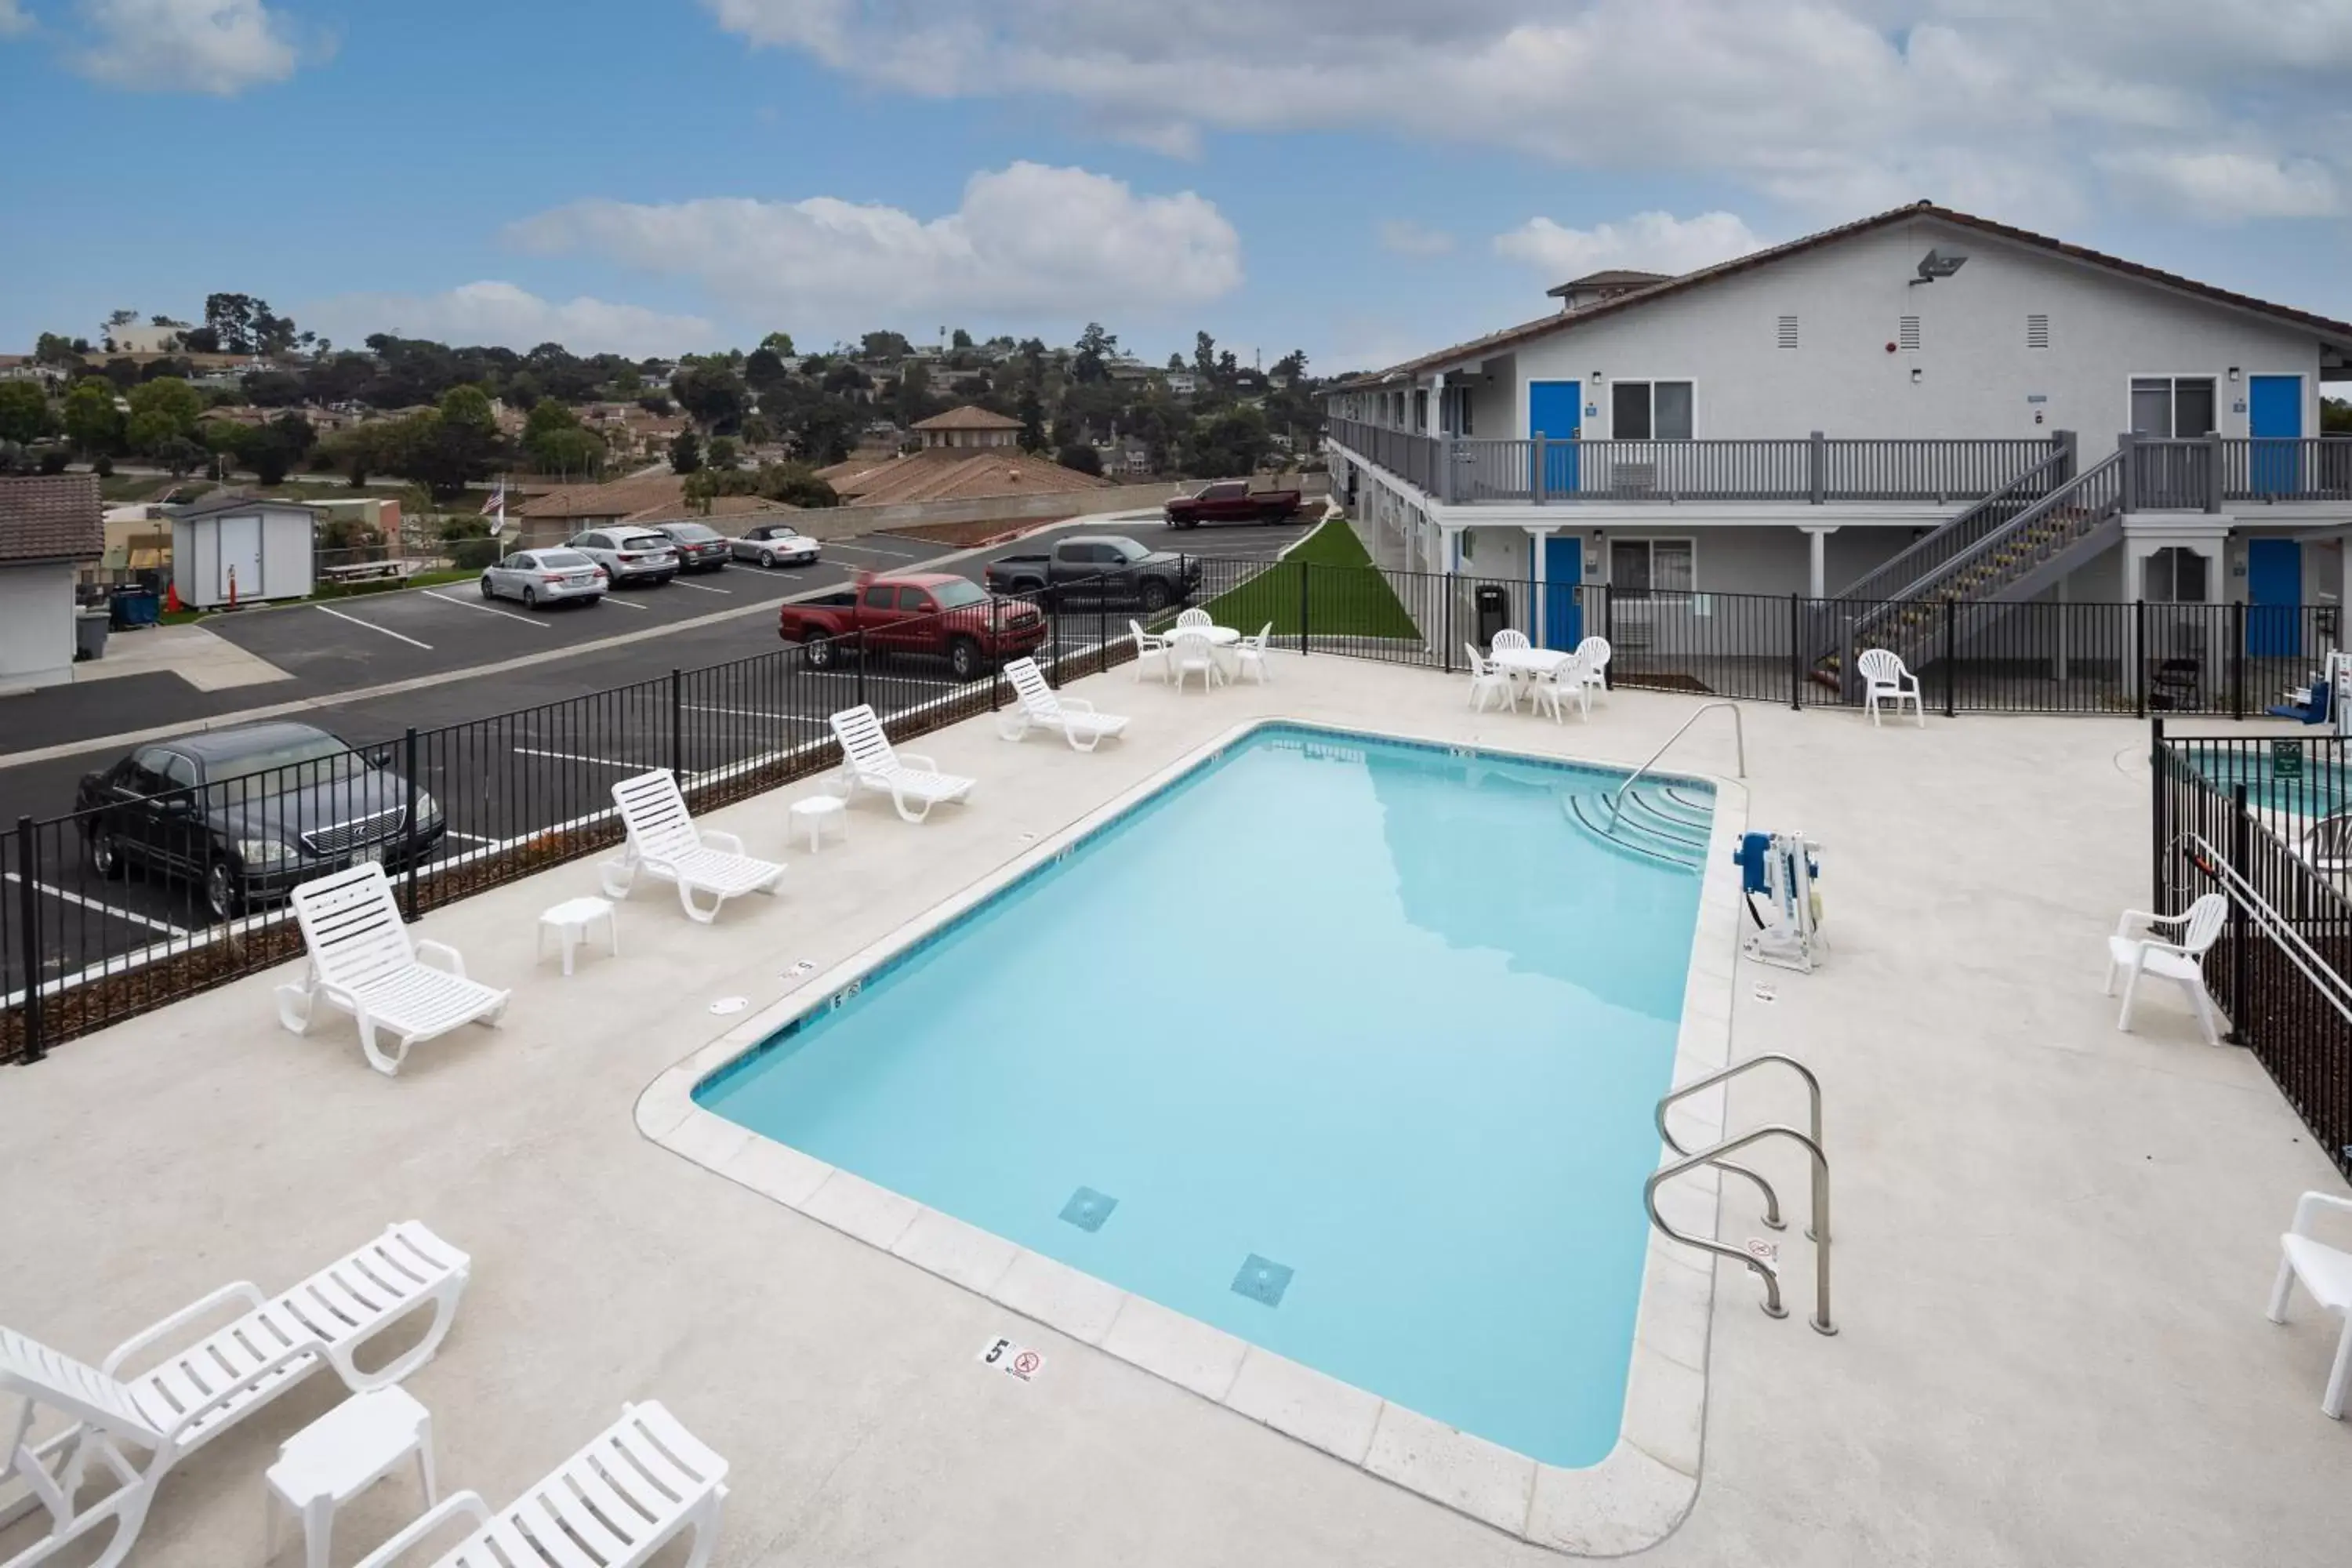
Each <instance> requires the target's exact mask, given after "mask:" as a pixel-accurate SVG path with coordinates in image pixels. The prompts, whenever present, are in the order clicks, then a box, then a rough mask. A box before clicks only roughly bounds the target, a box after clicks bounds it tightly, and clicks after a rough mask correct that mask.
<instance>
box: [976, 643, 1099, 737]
mask: <svg viewBox="0 0 2352 1568" xmlns="http://www.w3.org/2000/svg"><path fill="white" fill-rule="evenodd" d="M1004 679H1007V680H1009V681H1011V682H1012V683H1013V696H1014V697H1015V698H1016V699H1017V701H1016V702H1015V703H1014V704H1013V706H1012V707H1011V708H1008V709H1006V710H1004V711H1003V712H1001V713H999V714H998V715H997V716H996V732H997V733H998V734H1000V735H1002V736H1003V737H1004V738H1005V739H1006V740H1008V741H1022V740H1026V739H1028V736H1029V731H1032V730H1052V731H1058V732H1059V733H1060V734H1061V735H1062V736H1063V737H1064V738H1066V740H1068V742H1070V747H1071V749H1072V750H1073V751H1079V752H1091V751H1093V750H1094V749H1095V748H1096V747H1097V746H1098V745H1100V744H1102V742H1104V740H1106V739H1107V738H1108V737H1110V736H1113V735H1118V734H1121V733H1124V732H1125V731H1126V729H1127V726H1128V720H1127V717H1126V716H1125V715H1124V714H1119V713H1097V712H1096V711H1095V705H1094V704H1093V703H1091V702H1089V701H1087V700H1086V699H1085V698H1083V697H1065V696H1063V695H1062V694H1061V693H1060V692H1058V691H1056V690H1055V689H1053V688H1052V687H1050V686H1048V685H1046V684H1045V671H1044V670H1042V669H1040V668H1037V661H1036V660H1035V659H1034V658H1016V659H1014V660H1013V662H1012V663H1010V664H1008V665H1006V666H1005V667H1004Z"/></svg>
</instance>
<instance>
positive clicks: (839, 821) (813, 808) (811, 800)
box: [789, 795, 849, 855]
mask: <svg viewBox="0 0 2352 1568" xmlns="http://www.w3.org/2000/svg"><path fill="white" fill-rule="evenodd" d="M848 809H849V803H848V802H847V801H845V800H844V799H842V798H841V797H840V796H839V795H803V796H802V797H801V798H800V799H798V800H796V801H794V802H793V804H792V805H791V806H790V808H789V814H790V816H792V818H793V828H794V830H795V831H797V830H798V828H799V826H800V825H801V824H802V823H803V822H805V823H807V824H808V836H809V853H810V854H812V855H814V854H815V853H816V852H817V839H818V837H819V836H820V835H822V834H823V833H824V825H825V824H826V823H827V822H828V821H830V822H832V823H834V824H835V826H837V827H839V829H840V830H841V832H842V833H843V834H844V835H845V836H846V834H847V833H848V831H849V822H848V818H847V817H845V816H843V815H842V814H843V813H844V812H845V811H847V810H848Z"/></svg>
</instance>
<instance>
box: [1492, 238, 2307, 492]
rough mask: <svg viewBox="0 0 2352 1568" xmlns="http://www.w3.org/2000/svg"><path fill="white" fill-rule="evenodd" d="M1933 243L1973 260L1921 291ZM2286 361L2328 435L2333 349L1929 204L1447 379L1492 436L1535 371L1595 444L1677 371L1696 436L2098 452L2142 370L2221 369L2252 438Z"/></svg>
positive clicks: (2222, 391)
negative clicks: (2038, 446) (1627, 404)
mask: <svg viewBox="0 0 2352 1568" xmlns="http://www.w3.org/2000/svg"><path fill="white" fill-rule="evenodd" d="M1930 247H1940V248H1942V249H1944V250H1945V251H1947V252H1951V251H1955V250H1958V251H1964V252H1966V253H1967V255H1968V257H1969V260H1968V263H1967V265H1966V266H1964V267H1963V268H1961V269H1960V271H1959V272H1958V274H1957V275H1955V276H1953V277H1950V278H1947V279H1941V280H1939V281H1937V282H1935V283H1931V284H1925V285H1920V286H1917V287H1912V286H1909V285H1908V283H1907V281H1906V280H1907V279H1911V278H1913V277H1914V276H1916V266H1917V263H1918V261H1919V258H1921V257H1923V256H1924V255H1926V254H1927V250H1928V249H1929V248H1930ZM2029 313H2034V314H2042V315H2046V316H2048V317H2049V318H2050V342H2051V346H2050V347H2049V348H2047V349H2032V348H2029V347H2027V344H2026V317H2027V315H2028V314H2029ZM1906 315H1916V316H1917V317H1918V318H1919V345H1920V346H1919V347H1918V349H1917V350H1916V351H1908V350H1898V351H1897V352H1895V353H1888V352H1887V345H1888V344H1889V343H1892V342H1898V341H1899V335H1900V321H1901V318H1903V317H1904V316H1906ZM1782 316H1795V317H1796V318H1797V322H1798V334H1797V336H1798V346H1797V347H1796V348H1794V349H1782V348H1780V347H1779V346H1778V337H1779V326H1780V318H1781V317H1782ZM2233 366H2234V367H2236V368H2237V369H2238V371H2239V372H2240V379H2239V380H2238V381H2237V382H2236V383H2235V384H2232V383H2231V382H2230V380H2229V379H2228V376H2229V372H2230V370H2231V367H2233ZM1915 369H1916V371H1918V372H1919V379H1918V380H1917V381H1916V382H1914V381H1913V380H1912V372H1913V371H1914V370H1915ZM1595 373H1598V374H1599V377H1600V379H1599V380H1598V381H1596V380H1594V375H1595ZM2159 374H2162V375H2210V376H2211V377H2213V378H2214V380H2215V382H2216V384H2217V387H2216V390H2217V394H2218V396H2219V404H2220V419H2221V434H2222V435H2224V436H2242V435H2245V434H2246V433H2247V431H2246V415H2245V412H2244V408H2243V403H2244V398H2245V392H2246V385H2247V378H2249V377H2251V376H2254V375H2261V374H2299V375H2301V376H2302V377H2303V378H2304V387H2303V393H2304V404H2305V408H2304V421H2303V428H2304V433H2305V434H2306V435H2314V434H2316V433H2317V431H2318V428H2319V416H2318V400H2319V347H2318V343H2317V342H2316V340H2315V338H2314V337H2313V336H2312V335H2311V334H2310V333H2309V332H2307V331H2303V330H2301V329H2297V328H2294V327H2291V326H2288V325H2285V324H2282V323H2276V322H2273V321H2267V320H2264V319H2263V318H2261V317H2257V316H2253V315H2251V314H2243V313H2241V312H2238V311H2235V310H2230V309H2228V308H2226V307H2223V306H2221V305H2217V304H2214V303H2210V302H2209V301H2206V300H2200V299H2197V298H2194V297H2192V296H2189V295H2184V294H2179V293H2175V292H2172V291H2170V290H2168V289H2162V288H2160V287H2158V286H2156V285H2153V284H2149V283H2145V282H2142V281H2139V280H2137V279H2131V278H2128V277H2125V276H2122V275H2120V274H2117V273H2115V272H2113V271H2111V270H2107V269H2105V268H2095V267H2091V266H2088V265H2084V264H2081V263H2076V262H2072V261H2068V260H2066V259H2064V258H2057V257H2053V256H2051V255H2049V254H2048V253H2046V252H2041V251H2037V250H2032V249H2030V248H2026V247H2018V246H2014V245H2011V244H2008V243H2005V242H2003V241H2000V240H1998V239H1995V238H1992V237H1988V236H1985V235H1982V234H1979V233H1976V232H1973V231H1969V230H1960V229H1956V228H1953V227H1951V226H1948V225H1945V224H1942V223H1939V222H1936V221H1933V220H1929V219H1924V218H1923V219H1916V220H1913V221H1910V222H1907V223H1903V224H1898V225H1895V226H1890V227H1888V228H1885V229H1883V230H1880V231H1878V232H1876V233H1874V234H1869V235H1864V236H1861V237H1856V238H1854V239H1851V240H1846V241H1843V242H1840V243H1837V244H1834V245H1831V246H1827V247H1822V249H1819V250H1816V251H1812V252H1810V253H1807V254H1803V255H1800V256H1796V257H1792V258H1789V259H1787V260H1784V261H1780V262H1777V263H1774V264H1772V265H1770V266H1768V267H1765V268H1759V269H1758V270H1757V271H1755V272H1753V273H1748V274H1743V275H1739V276H1735V277H1732V278H1728V279H1721V280H1719V281H1717V282H1713V283H1709V284H1707V285H1706V286H1704V287H1701V288H1698V289H1692V290H1691V291H1689V292H1688V293H1686V294H1682V295H1678V296H1675V297H1673V298H1670V299H1667V300H1660V301H1658V302H1657V303H1655V304H1653V305H1646V306H1639V307H1636V308H1634V309H1632V310H1626V311H1623V312H1622V313H1619V314H1616V315H1612V316H1606V317H1602V318H1601V319H1600V320H1598V321H1591V322H1588V323H1585V324H1582V325H1575V326H1570V327H1567V328H1565V329H1564V330H1563V331H1559V332H1557V333H1554V334H1552V335H1550V336H1549V337H1546V338H1543V339H1540V340H1538V341H1536V342H1528V343H1523V344H1521V345H1520V346H1519V347H1518V348H1517V351H1516V352H1514V353H1505V354H1500V355H1497V356H1496V357H1495V358H1493V359H1490V360H1488V361H1486V363H1484V364H1483V365H1481V366H1479V367H1478V369H1477V370H1475V372H1470V373H1467V374H1465V373H1463V372H1458V371H1457V372H1454V373H1451V374H1449V376H1448V380H1449V382H1450V383H1452V384H1462V385H1466V386H1468V387H1469V388H1470V389H1471V396H1472V420H1473V433H1474V434H1475V436H1479V437H1524V436H1526V435H1527V434H1528V428H1527V419H1526V414H1525V410H1526V407H1527V391H1526V388H1527V384H1528V382H1530V381H1532V380H1555V381H1558V380H1572V381H1578V382H1580V383H1581V384H1582V385H1583V388H1584V396H1585V402H1586V405H1587V407H1588V408H1589V409H1591V410H1592V412H1590V413H1588V415H1587V416H1586V418H1585V421H1584V435H1585V437H1587V438H1588V439H1598V438H1601V437H1608V436H1610V435H1611V434H1612V431H1611V429H1610V403H1611V393H1610V389H1611V387H1612V385H1613V384H1615V383H1616V382H1618V381H1646V380H1676V381H1690V382H1692V383H1694V384H1695V395H1694V401H1695V405H1696V409H1695V428H1694V433H1695V434H1696V435H1697V436H1699V437H1799V436H1803V435H1805V434H1807V433H1808V432H1811V431H1813V430H1821V431H1823V432H1825V433H1827V434H1828V435H1831V436H1832V437H1914V438H1917V437H2034V436H2047V435H2048V434H2049V433H2050V432H2051V431H2053V430H2058V429H2072V430H2074V431H2076V432H2078V433H2079V434H2080V435H2081V437H2082V440H2083V452H2084V458H2086V459H2092V458H2098V457H2101V456H2104V455H2105V453H2106V452H2108V451H2109V450H2111V449H2112V448H2113V447H2114V445H2115V437H2116V434H2117V433H2118V432H2120V431H2124V430H2127V429H2129V428H2130V427H2131V401H2130V383H2131V379H2132V377H2134V376H2135V375H2159ZM2033 396H2040V397H2042V398H2044V399H2046V401H2044V402H2041V403H2034V402H2030V401H2029V398H2031V397H2033ZM2037 415H2039V416H2041V417H2040V421H2039V422H2038V423H2037V421H2036V416H2037Z"/></svg>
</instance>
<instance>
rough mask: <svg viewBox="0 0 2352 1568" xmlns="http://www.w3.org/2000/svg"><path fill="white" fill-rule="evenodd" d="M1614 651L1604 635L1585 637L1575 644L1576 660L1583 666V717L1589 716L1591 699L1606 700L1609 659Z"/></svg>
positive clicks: (1607, 695) (1607, 696) (1607, 694)
mask: <svg viewBox="0 0 2352 1568" xmlns="http://www.w3.org/2000/svg"><path fill="white" fill-rule="evenodd" d="M1615 652H1616V650H1615V649H1613V648H1612V647H1610V646H1609V639H1608V638H1607V637H1586V638H1585V639H1584V640H1583V641H1582V642H1580V643H1578V644H1577V645H1576V657H1577V659H1578V662H1579V663H1580V665H1581V666H1582V667H1583V679H1584V688H1585V695H1586V705H1585V717H1587V718H1591V700H1592V699H1594V698H1599V699H1601V700H1602V701H1606V700H1608V698H1609V660H1610V659H1611V658H1612V657H1614V655H1615Z"/></svg>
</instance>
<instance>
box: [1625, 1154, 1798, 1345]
mask: <svg viewBox="0 0 2352 1568" xmlns="http://www.w3.org/2000/svg"><path fill="white" fill-rule="evenodd" d="M1764 1138H1793V1139H1795V1140H1796V1141H1797V1142H1800V1143H1801V1144H1803V1145H1804V1146H1805V1152H1807V1153H1808V1154H1811V1156H1812V1159H1813V1227H1812V1233H1811V1234H1813V1235H1814V1236H1815V1237H1817V1238H1818V1239H1817V1240H1815V1242H1814V1243H1813V1315H1812V1316H1811V1318H1808V1319H1807V1320H1806V1321H1807V1323H1809V1324H1810V1325H1811V1327H1812V1330H1813V1331H1814V1332H1815V1333H1819V1334H1834V1333H1836V1332H1837V1324H1836V1323H1834V1322H1832V1321H1831V1319H1830V1157H1829V1156H1828V1155H1827V1154H1824V1153H1822V1146H1821V1145H1820V1144H1819V1143H1818V1142H1814V1141H1813V1140H1812V1139H1811V1138H1808V1137H1806V1136H1805V1135H1804V1134H1803V1133H1801V1132H1800V1131H1797V1130H1796V1129H1795V1128H1793V1127H1780V1126H1772V1127H1759V1128H1757V1129H1756V1130H1755V1131H1752V1132H1743V1133H1741V1134H1740V1135H1739V1136H1738V1137H1737V1138H1727V1139H1726V1140H1724V1141H1723V1142H1720V1143H1717V1145H1716V1146H1715V1147H1714V1148H1712V1149H1704V1150H1701V1151H1700V1152H1697V1153H1696V1154H1690V1155H1685V1157H1684V1158H1682V1159H1680V1160H1677V1161H1675V1163H1673V1164H1671V1165H1665V1166H1662V1167H1660V1168H1659V1169H1658V1170H1656V1171H1654V1172H1652V1173H1651V1174H1650V1179H1649V1180H1648V1181H1647V1182H1644V1183H1643V1184H1642V1205H1643V1207H1644V1208H1646V1209H1648V1210H1649V1211H1650V1223H1651V1224H1652V1225H1654V1226H1657V1227H1658V1229H1659V1230H1660V1231H1661V1232H1663V1233H1664V1235H1665V1236H1666V1237H1668V1238H1669V1239H1671V1240H1675V1241H1679V1242H1681V1243H1682V1244H1683V1245H1685V1247H1698V1248H1700V1249H1701V1250H1703V1251H1706V1252H1713V1253H1717V1254H1719V1255H1720V1256H1722V1257H1725V1258H1738V1260H1739V1261H1740V1262H1742V1263H1744V1264H1746V1265H1747V1266H1748V1268H1749V1269H1750V1270H1751V1271H1752V1272H1753V1273H1755V1274H1756V1276H1757V1277H1758V1278H1759V1279H1762V1280H1763V1281H1764V1315H1765V1316H1766V1317H1768V1318H1785V1317H1787V1316H1788V1315H1789V1309H1788V1308H1786V1307H1784V1306H1782V1305H1781V1304H1780V1271H1779V1270H1778V1269H1776V1268H1773V1267H1772V1266H1771V1265H1769V1264H1768V1263H1766V1262H1765V1261H1764V1260H1763V1259H1762V1258H1759V1257H1757V1256H1756V1255H1755V1254H1753V1253H1751V1252H1748V1251H1746V1250H1745V1249H1743V1248H1741V1247H1727V1246H1725V1245H1724V1244H1723V1243H1722V1242H1719V1241H1708V1240H1706V1239H1705V1238H1704V1237H1696V1236H1685V1234H1684V1233H1683V1232H1681V1231H1679V1230H1676V1229H1675V1227H1674V1226H1670V1225H1668V1224H1667V1223H1666V1221H1665V1216H1664V1215H1661V1214H1660V1213H1658V1188H1659V1186H1660V1185H1661V1184H1664V1183H1666V1182H1670V1181H1672V1180H1674V1178H1675V1177H1676V1176H1679V1175H1683V1174H1685V1173H1688V1172H1691V1171H1696V1170H1697V1169H1698V1168H1699V1167H1700V1166H1702V1165H1720V1164H1721V1163H1722V1157H1723V1156H1724V1155H1726V1154H1729V1153H1733V1152H1737V1151H1738V1150H1741V1149H1744V1148H1746V1147H1747V1146H1748V1144H1750V1143H1753V1142H1757V1141H1758V1140H1759V1139H1764Z"/></svg>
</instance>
